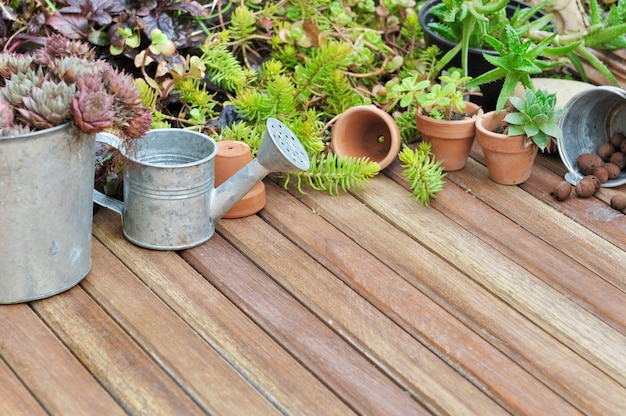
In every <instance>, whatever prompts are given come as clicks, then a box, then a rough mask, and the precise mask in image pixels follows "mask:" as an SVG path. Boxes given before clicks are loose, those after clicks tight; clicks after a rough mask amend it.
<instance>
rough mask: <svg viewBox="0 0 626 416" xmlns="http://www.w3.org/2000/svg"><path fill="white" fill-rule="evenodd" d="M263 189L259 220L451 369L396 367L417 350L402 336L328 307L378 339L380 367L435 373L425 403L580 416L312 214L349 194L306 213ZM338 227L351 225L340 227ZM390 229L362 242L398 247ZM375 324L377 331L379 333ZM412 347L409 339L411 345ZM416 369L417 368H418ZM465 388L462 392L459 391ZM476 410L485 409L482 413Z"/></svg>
mask: <svg viewBox="0 0 626 416" xmlns="http://www.w3.org/2000/svg"><path fill="white" fill-rule="evenodd" d="M266 190H267V194H268V197H267V199H268V202H267V204H266V207H265V209H264V210H263V211H262V212H261V216H262V217H263V218H265V219H266V220H267V221H268V222H270V223H271V224H272V225H274V226H275V227H277V228H278V229H279V231H280V232H281V233H283V234H285V235H287V236H288V237H289V238H290V239H293V240H294V241H296V242H297V244H298V245H299V246H300V247H302V248H303V249H304V250H306V251H307V252H308V254H309V255H310V256H312V257H313V258H315V260H316V261H318V262H320V263H321V264H322V265H324V266H325V267H326V268H328V269H329V270H331V271H332V272H333V273H334V274H336V275H337V276H340V277H341V279H342V280H343V281H344V282H345V283H346V284H348V285H349V286H350V287H351V288H353V289H354V290H355V291H357V292H358V293H359V295H361V296H362V297H363V298H364V299H366V300H368V301H369V302H370V303H372V304H374V305H375V306H376V308H377V309H378V310H380V311H382V312H383V313H384V314H385V315H387V316H389V317H390V318H391V319H393V320H394V322H395V323H396V324H398V325H400V326H401V327H402V329H403V330H405V331H407V332H408V333H410V334H412V335H413V336H414V337H415V338H417V339H419V340H420V341H421V342H422V343H425V344H426V347H427V348H428V350H430V351H435V352H436V353H437V355H438V356H439V357H440V359H442V360H445V361H446V362H447V363H448V364H449V366H450V367H449V368H447V369H444V370H442V369H437V368H435V366H433V367H431V368H428V367H427V365H426V364H425V360H424V359H422V360H420V363H419V364H417V363H406V362H402V361H400V358H401V357H403V356H404V353H405V351H406V350H409V349H411V348H414V347H412V343H411V342H406V343H405V342H403V341H404V340H405V339H406V337H403V336H402V335H399V334H393V333H391V332H390V330H389V329H388V328H389V327H390V326H393V325H392V324H391V323H386V322H384V321H382V322H381V320H380V319H376V317H375V316H374V317H372V316H365V321H364V322H360V321H359V320H358V319H355V318H354V316H350V317H349V318H348V319H350V322H341V317H342V316H343V315H345V314H347V311H343V310H341V308H338V307H337V306H336V305H337V304H340V305H343V304H347V305H346V308H351V309H359V310H364V309H365V308H363V307H356V308H355V307H354V306H353V305H351V304H349V302H347V301H345V300H343V299H337V300H335V299H331V300H329V307H330V308H332V309H333V310H336V311H337V312H336V313H335V314H336V315H337V316H338V318H333V321H335V319H337V320H338V321H339V322H337V324H338V325H342V326H343V327H345V328H346V329H351V328H353V327H354V326H357V328H356V331H359V330H360V328H359V327H358V326H359V325H362V326H364V327H366V328H368V329H369V331H372V332H373V333H375V334H376V336H374V337H370V338H371V339H370V340H368V341H370V342H372V343H374V344H375V345H374V346H369V345H368V348H369V349H370V350H372V351H374V352H377V348H378V349H380V348H381V347H384V348H385V349H384V350H382V349H381V350H380V353H381V354H385V353H386V355H387V358H385V360H386V361H387V362H388V365H387V366H388V367H392V368H394V369H395V371H398V372H400V373H401V374H402V375H403V377H405V378H407V379H411V378H412V375H413V374H415V373H416V372H417V371H419V370H420V368H419V367H422V368H421V370H422V371H426V372H427V373H429V374H437V380H435V381H432V382H428V383H427V384H428V386H429V388H430V390H426V391H425V392H424V394H426V395H428V396H430V397H427V398H426V399H424V400H430V401H433V402H435V403H437V402H438V401H439V400H441V399H442V398H443V395H442V394H441V393H440V392H438V391H436V390H435V388H439V389H444V390H446V389H447V390H449V393H452V394H454V395H455V396H456V398H455V400H459V401H463V402H464V403H465V405H466V406H469V407H470V408H471V412H472V413H476V414H494V412H496V410H493V409H490V408H489V406H490V405H491V403H492V401H491V399H489V403H484V400H485V398H486V395H488V396H491V397H495V399H496V400H497V401H498V402H499V403H500V404H501V405H502V406H504V407H505V408H506V409H507V410H508V411H509V412H511V413H523V412H529V413H535V414H556V413H560V414H567V413H568V412H571V413H572V414H578V412H577V411H576V410H575V409H574V408H573V407H571V405H569V404H568V403H567V402H565V401H564V400H563V399H562V398H561V397H559V396H558V395H556V394H555V393H554V392H553V391H552V390H551V389H550V388H548V387H546V386H545V385H544V384H542V383H541V382H540V381H538V380H537V379H536V378H535V377H534V376H532V375H530V374H528V373H527V372H526V371H525V370H523V369H522V368H521V367H519V366H518V365H517V364H516V363H515V362H514V361H512V360H511V359H509V358H508V357H506V356H505V355H504V354H502V353H501V352H500V351H498V350H497V349H496V348H495V347H493V346H492V345H490V344H489V343H488V342H486V341H485V340H484V339H482V338H481V337H480V336H479V335H477V334H476V333H475V332H474V331H472V330H471V329H469V328H467V327H466V326H465V325H464V324H462V323H461V322H459V321H458V320H457V319H456V318H455V317H454V316H452V315H451V314H449V313H448V312H447V311H446V310H445V309H443V308H442V307H441V306H439V305H438V304H436V303H435V302H434V301H433V300H431V299H430V298H428V297H427V296H425V295H424V294H423V293H422V292H420V291H419V290H417V289H416V288H415V287H414V286H412V285H411V284H410V283H409V282H407V281H406V280H404V279H403V278H402V277H401V276H399V275H398V274H397V273H395V272H394V271H393V270H391V269H390V268H389V267H388V266H387V265H385V264H384V263H382V262H381V261H380V260H378V259H377V255H378V253H376V252H373V253H369V252H368V251H366V250H365V249H363V248H362V247H361V246H359V245H358V244H357V243H355V242H354V241H353V240H351V239H350V238H349V237H347V236H346V235H344V234H343V233H342V232H341V231H339V230H338V229H337V228H335V227H334V226H332V225H330V224H329V223H328V222H327V220H326V219H325V218H322V216H319V215H312V214H311V208H310V207H318V206H320V207H323V209H322V211H323V212H326V211H327V210H329V209H333V208H335V209H338V210H345V209H346V208H347V207H352V206H354V205H357V204H359V202H358V201H355V200H354V198H352V197H350V196H349V195H340V196H336V197H331V198H326V197H324V196H320V195H318V194H317V193H311V194H308V195H306V196H305V197H303V199H306V201H307V202H311V205H310V206H308V207H307V206H306V205H303V204H302V203H300V202H298V201H297V200H295V198H293V197H291V196H289V195H287V194H286V193H285V192H283V191H281V190H280V189H279V188H278V187H277V186H276V185H274V184H272V185H269V184H268V186H266ZM318 197H320V198H319V199H318ZM349 211H351V212H352V214H353V215H350V216H347V217H346V218H344V220H345V221H346V222H348V223H350V224H360V223H362V222H364V221H369V220H370V219H369V215H371V214H372V213H371V211H365V214H366V216H365V217H361V216H360V215H359V214H360V213H361V211H360V210H357V211H352V210H349ZM322 215H323V214H322ZM338 226H339V227H346V226H349V225H346V224H338ZM390 227H393V225H391V224H380V227H378V229H377V230H372V229H363V228H362V229H361V233H360V236H359V239H370V240H378V243H379V245H384V246H394V245H395V244H396V241H394V240H391V239H388V234H387V233H386V232H380V231H381V230H382V229H385V231H386V230H387V229H388V228H390ZM368 231H371V234H369V233H368ZM233 233H234V232H233ZM250 246H251V247H253V246H254V242H251V243H250ZM356 259H358V261H357V260H356ZM263 260H264V261H267V256H263ZM350 260H351V261H350ZM287 274H289V273H287ZM272 275H274V273H272ZM315 275H316V276H317V277H316V279H315V283H317V284H319V285H320V286H322V287H323V288H325V290H326V291H328V290H327V288H328V286H329V285H328V284H327V283H326V282H324V281H321V279H320V274H319V273H316V274H315ZM318 282H319V283H318ZM313 285H314V283H308V284H307V287H310V286H313ZM333 304H335V305H333ZM379 322H381V326H380V327H377V326H376V325H377V323H379ZM377 338H378V339H377ZM384 340H393V341H392V343H393V345H390V346H385V345H384V344H385V341H384ZM415 342H416V341H415V340H413V343H415ZM378 344H380V345H378ZM459 345H463V348H458V346H459ZM394 348H397V349H398V351H395V350H394ZM391 351H393V352H391ZM416 365H419V367H418V368H415V367H416ZM431 365H433V364H431ZM451 368H454V369H456V371H458V372H459V373H460V374H459V376H461V374H462V376H464V377H466V378H467V379H468V380H470V381H473V382H474V383H475V385H476V387H477V388H480V389H482V390H483V391H484V393H482V394H481V393H480V392H479V391H478V390H477V389H476V388H474V389H472V388H467V386H465V384H466V383H468V380H465V379H461V380H459V379H458V378H455V377H449V376H448V377H446V375H447V371H445V370H448V371H450V369H451ZM493 368H497V369H498V371H497V372H494V371H491V370H487V369H493ZM406 373H408V374H406ZM512 380H514V382H512ZM446 383H447V384H446ZM425 384H426V383H425ZM422 388H423V387H422ZM463 388H466V390H465V391H462V389H463ZM445 401H446V402H447V403H446V404H445V405H448V406H449V405H450V403H449V399H445ZM439 405H440V406H444V408H445V405H444V404H441V403H439ZM480 406H485V407H484V408H480ZM520 406H522V407H520ZM445 410H446V411H448V412H450V413H457V414H458V413H459V412H458V409H453V408H445ZM468 411H469V410H468ZM466 412H467V411H466Z"/></svg>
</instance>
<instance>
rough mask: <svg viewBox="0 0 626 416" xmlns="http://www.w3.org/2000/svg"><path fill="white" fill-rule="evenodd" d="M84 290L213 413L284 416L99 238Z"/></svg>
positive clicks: (207, 410) (205, 409) (94, 246)
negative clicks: (278, 415)
mask: <svg viewBox="0 0 626 416" xmlns="http://www.w3.org/2000/svg"><path fill="white" fill-rule="evenodd" d="M92 251H93V254H92V257H93V261H94V264H93V270H92V272H91V273H90V275H89V278H88V279H85V280H84V281H83V283H82V286H83V288H84V289H85V290H86V291H87V292H88V293H89V294H90V295H91V296H92V297H94V298H95V299H96V300H97V301H98V303H99V304H100V305H101V306H102V307H103V308H104V309H105V310H106V311H107V312H108V313H109V315H111V316H112V317H113V318H114V319H115V320H116V321H117V322H118V323H120V325H122V326H123V327H124V330H125V331H126V332H128V333H129V335H130V336H131V337H132V338H133V339H134V340H135V341H137V342H138V343H139V344H140V345H141V347H142V348H143V349H144V350H145V351H147V352H148V354H150V355H151V356H152V357H153V359H154V360H155V361H157V362H158V363H159V364H160V365H161V366H162V367H163V368H165V370H166V371H167V372H168V373H169V374H170V375H171V376H172V377H173V378H174V379H175V380H176V381H177V383H178V384H179V385H180V386H181V387H182V388H183V389H184V390H185V392H187V394H189V395H190V396H191V397H193V398H194V399H195V401H196V402H197V403H199V404H200V405H201V406H202V408H203V410H204V411H206V412H207V413H210V414H246V415H272V414H279V412H278V410H277V409H276V408H275V407H273V406H272V405H271V403H270V402H269V401H268V400H266V399H265V398H264V397H263V396H262V395H261V394H259V392H258V391H257V390H256V389H255V388H254V387H253V386H251V385H250V384H249V383H248V382H247V381H246V380H244V379H243V377H242V376H241V375H240V374H239V373H237V372H236V370H235V369H234V368H233V367H231V366H230V365H229V364H228V363H227V362H226V360H225V359H224V358H223V357H222V356H221V355H220V354H219V353H218V352H217V351H215V349H213V348H212V347H211V346H210V345H209V344H208V343H206V342H205V341H204V340H203V339H202V338H201V337H200V336H199V335H198V334H197V333H196V332H195V331H194V330H193V329H192V328H191V327H189V326H188V325H187V324H186V323H185V322H184V321H183V320H182V319H181V318H180V317H178V316H177V315H176V314H175V313H174V312H173V311H172V310H171V309H170V308H169V307H168V306H167V305H165V304H164V303H163V301H161V299H159V298H158V297H157V296H156V295H155V294H154V293H153V292H152V291H150V290H149V289H148V288H147V287H146V286H145V285H144V284H143V283H142V282H141V281H139V279H137V277H136V276H135V275H133V274H132V272H130V271H129V270H128V269H127V268H125V267H124V266H123V264H122V263H121V262H120V261H119V260H118V259H117V258H116V257H114V256H113V255H112V254H111V253H110V252H109V251H107V249H106V248H105V247H104V246H102V244H101V243H100V242H99V241H97V240H95V241H94V244H93V247H92Z"/></svg>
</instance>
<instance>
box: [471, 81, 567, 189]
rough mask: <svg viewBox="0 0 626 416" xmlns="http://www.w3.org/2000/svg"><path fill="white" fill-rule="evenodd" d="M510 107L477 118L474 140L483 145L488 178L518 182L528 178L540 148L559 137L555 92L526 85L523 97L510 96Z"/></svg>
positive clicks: (561, 111)
mask: <svg viewBox="0 0 626 416" xmlns="http://www.w3.org/2000/svg"><path fill="white" fill-rule="evenodd" d="M510 103H511V107H510V108H507V109H505V110H504V111H501V112H496V111H495V110H494V111H490V112H487V113H485V114H484V115H482V116H480V117H478V118H477V119H476V140H477V141H478V144H479V145H480V146H481V147H482V149H483V153H484V156H485V163H486V165H487V170H488V171H489V177H490V178H491V179H492V180H493V181H494V182H497V183H500V184H503V185H517V184H520V183H523V182H525V181H526V180H527V179H528V178H529V177H530V172H531V170H532V165H533V163H534V161H535V158H536V156H537V152H538V150H539V149H541V150H542V151H544V150H545V149H546V147H547V146H548V145H549V143H550V142H552V141H554V140H555V139H560V138H561V137H562V131H561V128H560V127H559V124H558V122H559V118H560V117H561V114H562V113H563V110H562V109H559V108H556V94H554V93H548V92H547V91H544V90H535V89H532V88H529V89H527V90H526V92H525V94H524V98H519V97H511V98H510Z"/></svg>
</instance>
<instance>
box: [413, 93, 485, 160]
mask: <svg viewBox="0 0 626 416" xmlns="http://www.w3.org/2000/svg"><path fill="white" fill-rule="evenodd" d="M463 112H464V113H465V114H472V113H475V114H476V115H477V116H478V115H482V114H483V110H482V109H480V108H479V107H478V106H477V105H476V104H474V103H469V102H468V103H467V107H465V109H464V110H463ZM475 121H476V116H474V117H473V118H468V119H465V120H437V119H434V118H432V117H428V116H425V115H423V114H422V112H421V109H419V110H418V111H417V114H416V115H415V123H416V125H417V129H418V130H419V132H420V134H421V136H422V140H423V141H425V142H430V144H431V151H432V152H433V154H434V155H435V159H436V160H441V161H442V164H443V168H444V170H446V171H454V170H459V169H463V168H464V167H465V164H466V163H467V158H468V157H469V153H470V150H471V149H472V144H473V143H474V136H475V135H476V128H475V125H474V123H475Z"/></svg>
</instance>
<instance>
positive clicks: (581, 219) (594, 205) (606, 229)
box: [467, 145, 626, 290]
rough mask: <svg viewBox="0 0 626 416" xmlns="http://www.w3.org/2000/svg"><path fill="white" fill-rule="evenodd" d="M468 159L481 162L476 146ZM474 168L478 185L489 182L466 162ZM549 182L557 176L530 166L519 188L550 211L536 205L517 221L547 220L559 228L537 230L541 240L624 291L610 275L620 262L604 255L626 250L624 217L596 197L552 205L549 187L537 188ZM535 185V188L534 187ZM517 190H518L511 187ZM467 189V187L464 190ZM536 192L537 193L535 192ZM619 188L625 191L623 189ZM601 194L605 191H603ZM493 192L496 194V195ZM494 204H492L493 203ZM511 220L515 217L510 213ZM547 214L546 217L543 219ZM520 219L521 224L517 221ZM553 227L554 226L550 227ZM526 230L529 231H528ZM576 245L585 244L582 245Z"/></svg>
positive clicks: (624, 280) (622, 281) (619, 278)
mask: <svg viewBox="0 0 626 416" xmlns="http://www.w3.org/2000/svg"><path fill="white" fill-rule="evenodd" d="M472 157H473V158H476V160H477V161H480V162H482V160H483V158H482V152H481V151H480V150H479V149H477V145H475V146H474V147H473V148H472ZM472 166H476V169H475V170H474V172H476V174H477V175H479V177H480V181H481V182H486V183H487V184H489V183H490V182H491V181H490V180H489V179H488V176H486V175H487V174H486V168H480V167H479V166H478V164H476V163H475V161H474V160H472V159H470V160H469V164H468V168H471V167H472ZM546 179H547V180H549V181H550V183H551V184H554V183H555V182H553V181H556V180H559V179H558V176H556V177H555V176H554V174H553V173H551V172H550V171H548V170H547V169H544V168H543V166H542V165H541V164H538V163H536V164H535V165H534V166H533V170H532V172H531V177H530V178H529V180H528V181H527V182H526V184H524V185H521V186H520V187H519V188H524V189H533V188H534V189H535V191H533V195H534V196H536V197H540V195H543V196H542V197H540V198H539V199H541V200H543V201H546V203H547V204H548V205H549V206H551V207H552V208H553V209H549V208H548V207H546V206H545V205H544V206H542V205H541V204H537V207H538V209H540V212H539V213H536V214H535V216H534V217H532V220H531V219H529V218H521V219H518V220H517V222H519V223H520V225H522V224H523V225H524V226H525V227H527V226H532V224H533V223H534V222H535V221H537V220H540V219H541V218H545V219H547V220H548V221H547V224H549V225H550V224H553V223H557V224H559V225H560V227H561V229H559V232H557V233H555V232H554V229H552V228H548V229H541V228H540V229H539V230H537V231H538V232H540V234H537V235H538V236H541V238H543V239H544V240H545V241H547V242H548V243H550V244H552V245H554V246H555V247H558V248H559V249H560V250H561V251H563V252H564V253H566V254H567V255H569V256H570V257H572V258H574V259H576V260H577V261H579V262H580V263H581V264H584V265H585V266H586V267H588V268H590V269H591V270H592V271H593V272H595V273H597V274H598V275H600V276H603V277H606V278H607V279H609V281H610V283H611V284H613V285H615V286H617V287H619V288H620V289H622V290H626V276H625V275H624V274H623V273H619V274H617V275H614V273H613V271H614V270H615V269H614V267H615V266H617V265H622V270H624V268H623V267H624V264H623V260H621V259H616V261H617V260H619V263H615V261H613V259H611V257H610V256H607V253H610V252H611V251H612V250H613V246H617V247H620V248H621V249H622V251H625V250H626V239H624V238H623V236H624V235H625V234H626V218H624V215H622V214H621V213H619V212H618V211H615V210H613V209H611V208H610V207H608V206H607V205H606V204H605V203H603V202H601V201H599V200H597V199H596V198H587V199H584V198H571V199H570V200H568V201H564V202H561V203H558V204H557V203H555V202H556V201H553V199H551V198H552V197H550V198H548V196H549V195H548V194H549V190H550V189H551V188H552V187H551V186H550V185H549V184H548V185H545V184H544V185H539V184H540V183H541V181H543V180H546ZM535 184H536V185H535ZM493 185H494V186H495V188H498V189H502V186H503V185H496V184H493ZM515 188H518V187H515ZM467 189H471V188H467ZM537 189H540V191H537ZM622 189H626V187H623V188H622ZM512 192H513V195H522V194H521V193H519V192H516V191H512ZM603 192H605V191H603ZM496 193H497V192H496ZM485 202H486V203H488V204H489V203H491V202H492V201H491V200H485ZM494 203H495V202H494ZM496 207H497V209H506V207H501V206H497V205H496ZM510 208H512V212H514V211H515V206H513V207H510ZM559 213H563V214H566V215H567V216H568V217H569V218H570V219H571V221H566V220H565V219H564V218H563V215H560V214H559ZM511 215H512V218H515V216H514V215H513V214H511ZM543 215H547V217H543ZM521 220H524V221H525V222H520V221H521ZM553 227H554V226H553ZM529 229H532V227H531V228H529ZM579 243H586V244H585V245H582V244H579Z"/></svg>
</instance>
